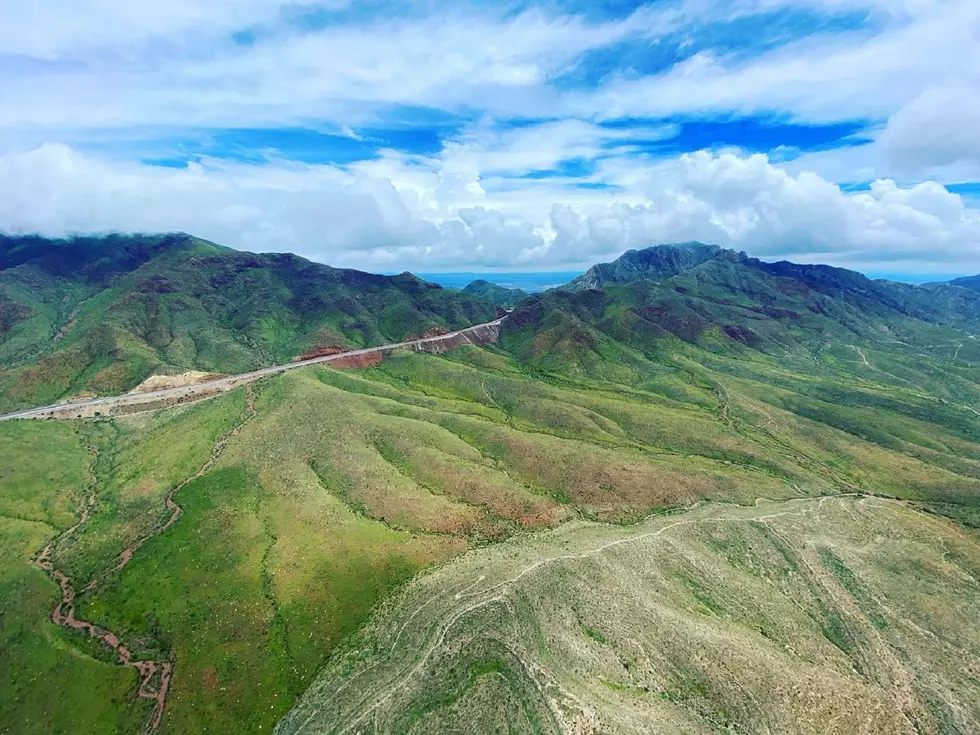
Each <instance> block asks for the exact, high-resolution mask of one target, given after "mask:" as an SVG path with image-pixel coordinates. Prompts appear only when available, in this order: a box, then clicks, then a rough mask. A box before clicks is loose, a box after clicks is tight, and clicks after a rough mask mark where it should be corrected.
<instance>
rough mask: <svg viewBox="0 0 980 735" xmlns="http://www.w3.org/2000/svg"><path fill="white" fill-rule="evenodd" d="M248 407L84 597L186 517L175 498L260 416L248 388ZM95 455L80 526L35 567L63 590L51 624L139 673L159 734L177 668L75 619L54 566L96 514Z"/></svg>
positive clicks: (71, 590) (69, 591)
mask: <svg viewBox="0 0 980 735" xmlns="http://www.w3.org/2000/svg"><path fill="white" fill-rule="evenodd" d="M245 395H246V404H247V415H246V416H245V418H244V419H243V420H242V421H241V423H239V424H238V425H237V426H236V427H235V428H234V429H233V430H232V431H231V432H230V433H228V434H227V435H225V436H223V437H222V438H221V439H219V440H218V442H217V443H216V444H215V445H214V448H213V449H212V450H211V456H210V457H209V458H208V461H207V462H205V463H204V465H203V466H202V467H201V469H199V470H198V471H197V473H195V474H194V475H193V476H191V477H189V478H187V479H186V480H184V481H183V482H181V483H180V484H179V485H177V486H176V487H174V488H173V489H172V490H171V491H170V492H169V493H167V498H166V506H167V510H169V511H170V512H171V513H170V518H169V519H168V520H167V521H166V522H164V523H161V524H160V525H158V526H156V527H155V528H154V529H153V530H152V531H150V532H149V533H148V534H146V535H145V536H143V537H142V538H140V539H138V540H137V541H135V542H133V543H132V544H130V546H129V547H128V548H127V549H126V550H125V551H123V552H122V554H120V555H119V562H118V563H117V564H116V565H115V566H113V567H111V568H110V569H107V570H106V571H105V572H103V573H102V574H100V575H98V576H97V577H96V578H95V579H93V580H92V581H91V582H90V583H89V584H88V585H86V586H85V588H84V589H83V590H82V594H85V593H86V592H90V591H91V590H93V589H95V588H96V587H97V586H98V583H99V582H100V581H101V580H102V579H104V578H105V577H107V576H108V575H110V574H113V573H115V572H118V571H119V570H120V569H122V568H123V567H125V566H126V565H127V564H128V563H129V562H130V561H131V560H132V558H133V556H134V555H135V554H136V552H137V551H139V549H140V547H142V546H143V544H145V543H146V542H147V541H149V540H150V539H151V538H153V537H154V536H158V535H160V534H161V533H163V532H164V531H166V530H168V529H169V528H170V527H171V526H173V525H174V524H175V523H176V522H177V520H178V519H179V518H180V516H181V515H183V513H184V510H183V508H181V507H180V506H179V505H177V503H176V501H175V500H174V496H175V495H176V494H177V493H178V492H180V490H182V489H183V488H184V487H185V486H186V485H188V484H189V483H191V482H193V481H194V480H196V479H198V478H200V477H202V476H203V475H204V474H205V473H207V472H208V471H210V470H211V468H212V467H214V465H215V463H216V462H217V461H218V459H219V458H220V457H221V455H222V453H223V452H224V449H225V447H226V446H227V444H228V442H229V441H230V440H231V439H232V437H234V436H236V435H238V433H239V432H240V431H241V430H242V428H243V427H244V426H245V425H246V424H247V423H248V422H249V421H251V420H252V419H253V418H255V416H256V411H255V395H254V393H253V392H252V386H250V385H246V386H245ZM90 451H91V452H92V466H93V469H92V471H91V473H90V474H89V480H88V485H89V486H88V496H87V497H86V498H85V501H84V503H83V504H82V508H81V514H80V517H79V519H78V523H76V524H75V525H74V526H72V527H71V528H69V529H68V530H67V531H65V532H64V533H62V534H61V535H60V536H58V537H57V538H56V539H54V540H53V541H51V543H49V544H48V545H47V546H45V547H44V550H43V551H42V552H41V553H40V555H39V556H38V557H37V559H35V562H34V563H35V564H36V565H37V566H38V567H40V568H41V569H43V570H44V571H45V572H47V573H48V575H49V576H50V577H51V578H52V579H53V580H54V581H55V582H57V583H58V586H59V587H60V588H61V600H60V601H59V602H58V604H57V605H55V608H54V610H53V611H52V613H51V620H52V621H53V622H54V623H55V624H56V625H62V626H64V627H67V628H72V629H74V630H80V631H83V632H85V633H87V634H88V636H89V637H90V638H96V639H98V640H99V641H101V642H102V643H103V644H104V645H106V646H107V647H108V648H109V649H111V650H112V651H114V652H115V653H116V655H117V656H118V658H119V664H120V665H121V666H129V667H132V668H134V669H136V670H137V671H138V672H139V674H140V685H139V688H138V690H137V696H138V697H139V698H140V699H152V700H154V701H155V702H156V706H155V708H154V712H153V721H152V723H151V725H150V729H151V730H156V729H157V728H158V727H160V721H161V720H162V719H163V712H164V709H166V706H167V692H168V691H169V689H170V679H171V675H172V673H173V664H172V662H170V661H164V660H160V661H153V660H147V661H140V660H136V659H134V658H133V654H132V652H131V651H130V650H129V648H127V647H126V646H125V645H123V643H122V642H121V641H120V640H119V637H118V636H117V635H115V634H114V633H113V632H112V631H109V630H106V629H105V628H102V627H99V626H98V625H95V624H94V623H90V622H88V621H86V620H79V619H77V618H76V617H75V587H74V585H73V583H72V579H71V577H69V576H68V575H67V574H65V573H64V572H63V571H61V570H60V569H58V568H56V567H55V566H54V563H53V562H52V561H51V554H52V552H53V550H54V547H55V546H56V545H58V544H59V543H61V542H62V541H64V540H65V539H67V538H69V537H70V536H72V535H73V534H74V533H75V532H76V531H77V530H78V529H79V528H81V527H82V526H83V525H85V524H86V523H87V522H88V519H89V516H90V515H91V513H92V509H93V508H94V507H95V502H96V496H95V487H96V484H97V482H98V479H97V478H96V476H95V470H94V465H95V454H96V449H95V447H90Z"/></svg>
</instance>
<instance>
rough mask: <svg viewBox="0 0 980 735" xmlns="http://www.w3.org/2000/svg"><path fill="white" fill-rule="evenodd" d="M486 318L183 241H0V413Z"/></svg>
mask: <svg viewBox="0 0 980 735" xmlns="http://www.w3.org/2000/svg"><path fill="white" fill-rule="evenodd" d="M496 313H497V310H496V308H495V307H494V306H493V305H492V304H490V303H489V302H487V301H485V300H483V299H480V298H477V297H474V296H472V295H469V294H460V293H455V292H451V291H448V290H445V289H442V288H441V287H439V286H437V285H435V284H430V283H426V282H424V281H421V280H420V279H418V278H416V277H415V276H412V275H411V274H408V273H405V274H402V275H400V276H393V277H389V276H378V275H373V274H369V273H362V272H359V271H354V270H342V269H337V268H331V267H329V266H325V265H320V264H318V263H312V262H310V261H307V260H304V259H303V258H299V257H297V256H295V255H288V254H264V255H258V254H254V253H243V252H238V251H235V250H230V249H228V248H223V247H220V246H218V245H214V244H213V243H209V242H205V241H203V240H200V239H197V238H194V237H190V236H187V235H163V236H154V237H146V236H125V237H124V236H111V237H107V238H78V239H73V240H65V241H52V240H45V239H41V238H36V237H21V238H12V237H0V411H4V410H10V409H13V408H17V407H21V406H28V405H43V404H45V403H51V402H53V401H55V400H57V399H59V398H62V397H64V396H69V395H73V394H77V393H81V392H85V391H91V392H95V393H97V394H111V393H118V392H120V391H125V390H128V389H130V388H132V387H133V386H135V385H137V384H138V383H140V382H141V381H142V380H144V379H145V378H146V377H148V376H149V375H151V374H155V373H176V372H181V371H185V370H189V369H196V370H203V371H210V372H219V373H239V372H245V371H247V370H250V369H255V368H259V367H263V366H267V365H272V364H277V363H282V362H288V361H289V360H290V359H291V358H292V357H294V356H296V355H299V354H301V353H302V352H304V351H305V350H307V349H310V348H312V347H315V346H317V345H328V344H336V345H340V346H343V347H355V346H364V345H371V344H383V343H386V342H396V341H400V340H402V339H404V338H405V337H406V336H408V335H412V334H421V333H423V332H424V331H426V330H427V329H429V328H432V327H445V328H457V327H464V326H469V325H471V324H476V323H481V322H485V321H489V320H491V319H493V318H494V317H495V315H496Z"/></svg>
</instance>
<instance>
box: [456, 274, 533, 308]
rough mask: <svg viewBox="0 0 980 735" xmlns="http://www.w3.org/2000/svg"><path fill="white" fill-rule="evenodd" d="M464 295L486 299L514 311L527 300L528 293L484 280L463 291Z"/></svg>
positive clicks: (477, 281)
mask: <svg viewBox="0 0 980 735" xmlns="http://www.w3.org/2000/svg"><path fill="white" fill-rule="evenodd" d="M463 293H467V294H470V295H471V296H477V297H479V298H481V299H486V300H487V301H490V302H492V303H494V304H496V305H497V306H502V307H504V308H505V309H512V308H514V307H515V306H517V305H518V304H519V303H520V302H521V301H523V300H524V299H526V298H527V293H525V292H524V291H522V290H521V289H519V288H505V287H504V286H500V285H498V284H496V283H490V281H484V280H483V279H482V278H481V279H477V280H475V281H473V282H472V283H471V284H469V285H468V286H467V287H466V288H464V289H463Z"/></svg>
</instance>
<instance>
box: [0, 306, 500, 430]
mask: <svg viewBox="0 0 980 735" xmlns="http://www.w3.org/2000/svg"><path fill="white" fill-rule="evenodd" d="M505 318H506V317H501V318H500V319H496V320H494V321H492V322H487V323H485V324H476V325H474V326H472V327H466V328H465V329H457V330H456V331H455V332H449V333H447V334H440V335H438V336H436V337H426V338H425V339H415V340H410V341H408V342H395V343H394V344H389V345H378V346H376V347H364V348H361V349H357V350H351V351H350V352H341V353H339V354H337V355H327V356H326V357H315V358H313V359H312V360H302V361H300V362H289V363H286V364H285V365H274V366H273V367H267V368H262V369H261V370H255V371H253V372H250V373H242V374H241V375H229V376H228V377H227V378H219V379H217V380H210V381H208V382H206V383H199V384H197V385H189V386H181V387H179V388H166V389H163V390H155V391H151V392H148V393H126V394H124V395H121V396H109V397H107V398H93V399H91V400H87V401H74V402H71V403H57V404H54V405H51V406H41V407H39V408H29V409H26V410H24V411H16V412H14V413H8V414H6V415H4V416H0V421H10V420H11V419H28V418H34V417H36V416H38V415H43V414H46V413H48V412H50V411H59V410H64V409H79V408H81V409H84V408H93V407H98V406H113V405H118V404H127V403H129V404H133V403H144V402H146V403H149V402H151V401H153V400H156V399H159V398H169V397H173V396H187V395H193V394H194V393H196V392H201V393H209V392H211V391H213V390H214V388H215V387H231V386H234V385H236V384H238V383H245V382H251V381H253V380H258V379H259V378H264V377H265V376H267V375H277V374H279V373H284V372H286V371H287V370H295V369H296V368H302V367H307V366H309V365H316V364H318V363H324V362H332V361H334V360H339V359H341V358H346V357H351V356H352V355H367V354H370V353H372V352H377V351H379V350H394V349H397V348H399V347H414V346H419V345H423V344H428V343H432V342H442V341H444V340H448V339H452V338H453V337H457V336H458V335H460V334H466V333H467V332H472V331H475V330H478V329H480V328H482V327H496V326H500V323H501V322H502V321H503V320H504V319H505Z"/></svg>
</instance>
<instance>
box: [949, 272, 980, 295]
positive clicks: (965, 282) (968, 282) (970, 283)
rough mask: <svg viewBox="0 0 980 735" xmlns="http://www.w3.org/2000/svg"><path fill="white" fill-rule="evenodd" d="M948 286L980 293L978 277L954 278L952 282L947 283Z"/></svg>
mask: <svg viewBox="0 0 980 735" xmlns="http://www.w3.org/2000/svg"><path fill="white" fill-rule="evenodd" d="M948 285H950V286H962V287H963V288H970V289H973V290H974V291H980V275H977V276H966V277H964V278H954V279H953V280H952V281H949V283H948Z"/></svg>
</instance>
